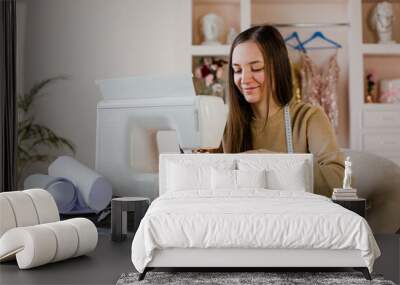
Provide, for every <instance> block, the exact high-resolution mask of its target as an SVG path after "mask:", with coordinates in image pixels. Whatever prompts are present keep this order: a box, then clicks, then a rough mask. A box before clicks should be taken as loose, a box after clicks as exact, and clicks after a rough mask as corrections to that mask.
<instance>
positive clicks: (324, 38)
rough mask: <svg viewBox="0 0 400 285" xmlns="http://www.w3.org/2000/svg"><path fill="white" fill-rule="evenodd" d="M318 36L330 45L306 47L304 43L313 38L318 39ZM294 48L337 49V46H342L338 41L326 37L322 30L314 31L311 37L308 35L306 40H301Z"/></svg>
mask: <svg viewBox="0 0 400 285" xmlns="http://www.w3.org/2000/svg"><path fill="white" fill-rule="evenodd" d="M318 38H319V39H322V40H324V41H325V42H327V43H329V44H330V45H331V46H329V47H322V46H321V47H309V48H307V47H306V45H307V44H308V43H310V42H312V41H313V40H315V39H318ZM295 48H303V49H331V48H334V49H339V48H342V46H341V45H340V44H339V43H337V42H335V41H333V40H331V39H329V38H327V37H326V36H325V35H324V34H323V33H322V32H320V31H316V32H315V33H314V34H313V35H312V36H311V37H309V38H308V39H307V40H305V41H304V42H302V43H301V46H300V45H297V46H296V47H295Z"/></svg>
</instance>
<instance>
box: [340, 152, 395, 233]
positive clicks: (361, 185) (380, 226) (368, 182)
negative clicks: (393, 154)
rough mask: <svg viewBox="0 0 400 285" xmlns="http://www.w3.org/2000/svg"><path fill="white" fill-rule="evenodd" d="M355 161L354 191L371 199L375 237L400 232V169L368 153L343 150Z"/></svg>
mask: <svg viewBox="0 0 400 285" xmlns="http://www.w3.org/2000/svg"><path fill="white" fill-rule="evenodd" d="M343 152H344V153H345V155H346V156H350V157H351V161H352V172H353V173H352V177H353V179H352V180H353V181H352V187H353V188H357V192H358V196H360V197H361V198H365V199H367V201H368V202H367V203H368V204H367V205H368V206H367V221H368V223H369V225H370V226H371V229H372V231H373V232H374V233H375V234H389V233H395V232H398V231H399V230H400V166H399V165H397V164H396V163H394V162H393V161H391V160H389V159H387V158H384V157H381V156H378V155H375V154H372V153H368V152H364V151H357V150H351V149H343Z"/></svg>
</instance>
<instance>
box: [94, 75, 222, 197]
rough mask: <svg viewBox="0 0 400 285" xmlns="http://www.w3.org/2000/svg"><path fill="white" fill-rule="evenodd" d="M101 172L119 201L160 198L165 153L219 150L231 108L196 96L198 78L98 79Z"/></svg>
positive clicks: (214, 100)
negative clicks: (160, 164) (161, 158)
mask: <svg viewBox="0 0 400 285" xmlns="http://www.w3.org/2000/svg"><path fill="white" fill-rule="evenodd" d="M96 83H97V84H98V86H99V88H100V90H101V93H102V95H103V99H104V100H102V101H100V102H99V103H98V105H97V132H96V166H95V167H96V170H97V171H98V172H99V173H101V174H102V175H104V176H105V177H106V178H107V179H108V180H109V181H110V182H111V184H112V186H113V194H114V195H117V196H144V197H149V198H151V199H154V198H155V197H157V196H158V156H159V154H160V153H179V152H182V151H183V152H185V153H187V152H191V150H192V149H197V148H217V147H218V146H219V145H220V143H221V139H222V135H223V131H224V128H225V123H226V116H227V106H226V105H224V103H223V101H222V99H221V98H219V97H214V96H196V94H195V92H194V88H193V83H192V77H191V75H189V76H170V77H131V78H119V79H108V80H98V81H96Z"/></svg>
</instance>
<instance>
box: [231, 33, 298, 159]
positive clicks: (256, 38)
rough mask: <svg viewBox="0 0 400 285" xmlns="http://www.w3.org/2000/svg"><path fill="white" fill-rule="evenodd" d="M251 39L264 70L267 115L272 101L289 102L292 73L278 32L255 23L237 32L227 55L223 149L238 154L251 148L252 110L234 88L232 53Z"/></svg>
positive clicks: (279, 103)
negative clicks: (226, 108) (227, 71)
mask: <svg viewBox="0 0 400 285" xmlns="http://www.w3.org/2000/svg"><path fill="white" fill-rule="evenodd" d="M248 41H252V42H255V43H256V44H257V45H258V47H259V49H260V51H261V53H262V54H263V58H264V63H265V65H264V72H265V78H266V86H267V91H266V92H267V118H266V122H265V123H267V120H268V110H269V108H268V105H269V102H270V100H271V97H272V100H275V101H276V103H277V104H278V105H280V106H284V105H286V104H288V103H289V102H290V100H291V99H292V97H293V93H292V84H293V83H292V74H291V68H290V62H289V56H288V52H287V49H286V46H285V41H284V40H283V38H282V36H281V34H280V33H279V31H278V30H277V29H276V28H274V27H273V26H269V25H264V26H255V27H252V28H250V29H247V30H245V31H243V32H241V33H240V34H239V35H238V36H237V37H236V38H235V40H234V41H233V43H232V46H231V50H230V55H229V64H230V66H229V74H228V76H229V87H228V104H229V114H228V120H227V124H226V127H225V133H224V144H223V149H224V152H226V153H238V152H244V151H247V150H251V149H252V148H253V146H252V139H251V129H250V123H251V120H252V118H253V116H254V115H253V111H252V108H251V106H250V104H249V103H248V102H247V101H246V100H245V99H244V97H243V95H242V93H241V92H240V91H239V89H238V88H237V87H236V85H235V82H234V79H233V69H232V66H231V65H232V53H233V50H234V49H235V47H236V46H237V45H239V44H241V43H244V42H248Z"/></svg>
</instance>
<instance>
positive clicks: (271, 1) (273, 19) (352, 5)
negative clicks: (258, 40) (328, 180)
mask: <svg viewBox="0 0 400 285" xmlns="http://www.w3.org/2000/svg"><path fill="white" fill-rule="evenodd" d="M371 2H373V1H371V0H214V1H210V0H192V1H190V2H189V3H190V4H189V5H190V11H191V17H190V18H191V21H192V23H191V30H190V31H191V34H190V38H191V42H190V47H189V49H188V50H189V57H190V60H188V63H190V64H189V65H190V66H188V70H190V71H192V72H193V66H192V64H193V62H194V61H193V58H195V57H198V56H223V57H226V59H227V57H228V55H229V51H230V46H229V45H221V46H203V45H201V44H200V40H199V38H200V35H199V27H198V23H196V21H198V20H199V17H200V16H201V14H202V13H203V15H204V14H205V13H206V12H215V13H218V14H219V15H221V16H222V17H223V18H225V17H226V19H227V22H228V24H229V25H231V26H232V25H233V26H235V27H237V28H238V31H243V30H245V29H247V28H249V27H251V26H252V25H256V24H262V23H273V24H278V23H280V24H290V23H346V24H347V26H346V27H345V30H341V31H340V33H341V35H343V34H345V35H346V36H345V38H344V39H343V38H342V40H343V41H344V42H345V48H344V49H343V52H342V51H341V53H342V56H343V58H342V64H343V65H344V68H345V70H344V71H345V72H344V73H343V74H346V78H345V81H346V83H347V84H346V89H345V92H346V93H347V94H346V95H347V100H346V103H345V105H344V108H343V109H344V110H342V111H347V110H348V114H347V112H346V116H345V118H344V119H345V120H344V121H345V125H346V126H345V127H343V126H342V127H343V129H344V130H345V132H346V134H345V136H346V138H347V139H346V140H347V145H345V146H346V147H349V148H352V149H356V150H365V151H370V152H374V153H377V154H380V155H383V156H386V157H388V158H391V159H392V160H394V161H396V162H398V163H399V164H400V123H393V122H400V115H399V114H400V104H398V105H395V104H366V103H365V102H364V89H365V87H364V86H365V83H364V77H365V66H364V65H365V62H366V61H368V60H369V58H370V57H396V58H397V56H398V57H399V62H398V63H399V65H400V44H393V45H382V44H373V43H364V42H363V37H365V34H363V32H365V31H363V29H365V24H363V22H364V21H366V20H365V19H364V18H365V15H366V7H367V9H370V8H371V7H372V6H373V5H374V4H375V3H374V2H373V3H371ZM376 2H378V1H376ZM396 3H397V2H396ZM399 5H400V2H399ZM196 9H199V10H200V11H197V10H196ZM225 10H227V11H229V12H228V14H224V11H225ZM310 11H318V12H312V13H310ZM194 17H197V18H196V19H194ZM397 18H400V15H399V16H398V17H397ZM235 21H236V22H235ZM363 26H364V28H363ZM315 29H316V28H315ZM337 29H340V28H337ZM305 30H306V29H305ZM328 32H331V30H328ZM195 33H197V34H195ZM340 33H338V34H340ZM399 42H400V40H399ZM341 72H342V66H341ZM397 75H398V77H399V78H400V72H399V74H397ZM339 95H342V94H339ZM341 100H344V99H341ZM342 103H343V102H342ZM342 107H343V106H342ZM339 126H340V125H339ZM381 147H382V148H384V149H385V150H381V149H380V148H381Z"/></svg>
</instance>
